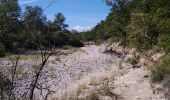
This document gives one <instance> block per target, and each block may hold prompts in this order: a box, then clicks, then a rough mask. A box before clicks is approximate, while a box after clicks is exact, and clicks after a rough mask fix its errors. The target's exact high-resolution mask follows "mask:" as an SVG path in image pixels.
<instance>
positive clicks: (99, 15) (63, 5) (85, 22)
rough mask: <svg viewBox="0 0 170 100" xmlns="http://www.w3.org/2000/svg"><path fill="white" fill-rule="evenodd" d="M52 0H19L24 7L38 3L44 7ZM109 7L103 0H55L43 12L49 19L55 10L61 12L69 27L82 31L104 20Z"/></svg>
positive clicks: (51, 18)
mask: <svg viewBox="0 0 170 100" xmlns="http://www.w3.org/2000/svg"><path fill="white" fill-rule="evenodd" d="M52 1H54V0H19V3H20V5H21V6H22V8H24V7H25V6H26V5H32V6H35V5H38V6H41V7H42V8H46V7H47V6H48V5H49V4H50V3H51V2H52ZM109 10H110V8H109V7H108V6H106V5H105V4H104V2H103V0H56V2H55V3H53V4H52V5H51V6H50V7H49V8H48V9H47V10H46V11H45V12H44V13H45V15H46V16H47V18H48V19H49V20H53V19H54V15H55V14H56V13H57V12H62V13H63V14H64V16H65V17H66V23H67V24H68V25H69V28H70V29H76V30H78V31H83V30H87V29H90V28H91V27H93V26H95V25H96V24H97V23H99V22H100V21H101V20H104V19H105V18H106V16H107V15H108V13H109Z"/></svg>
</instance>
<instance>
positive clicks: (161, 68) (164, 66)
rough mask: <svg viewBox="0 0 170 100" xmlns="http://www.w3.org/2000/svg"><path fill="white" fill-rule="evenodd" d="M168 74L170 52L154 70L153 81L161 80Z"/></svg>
mask: <svg viewBox="0 0 170 100" xmlns="http://www.w3.org/2000/svg"><path fill="white" fill-rule="evenodd" d="M166 75H170V53H167V54H165V55H164V56H163V57H162V58H161V60H160V63H159V64H157V66H156V69H155V70H153V71H152V81H153V82H160V81H162V80H163V79H164V77H165V76H166Z"/></svg>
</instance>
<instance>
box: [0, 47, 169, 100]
mask: <svg viewBox="0 0 170 100" xmlns="http://www.w3.org/2000/svg"><path fill="white" fill-rule="evenodd" d="M114 48H118V47H116V46H115V47H114ZM105 49H106V45H100V46H96V45H88V46H85V47H82V48H80V49H77V50H74V52H70V51H69V50H64V51H62V54H61V55H60V56H59V55H54V56H52V57H50V59H49V61H48V63H47V65H46V68H45V69H44V71H43V74H42V76H41V78H40V81H39V84H42V85H43V86H44V87H48V88H49V89H50V90H52V91H55V92H54V93H53V94H51V95H50V96H49V98H48V99H49V100H60V99H61V97H63V95H64V96H66V93H68V94H70V95H73V94H72V93H74V91H75V90H76V93H78V95H77V96H78V97H77V98H79V97H80V98H83V97H86V99H81V100H93V99H89V97H88V98H87V95H90V94H92V93H91V92H88V90H89V91H92V90H94V89H93V88H95V89H96V88H97V91H100V90H102V89H101V88H100V86H101V85H100V84H99V83H102V84H103V83H104V84H105V82H106V81H108V82H107V85H104V87H106V86H107V87H109V94H112V95H113V94H115V95H116V96H114V97H113V96H112V95H107V94H108V93H103V92H102V93H101V92H97V93H98V94H99V100H168V99H166V98H165V93H166V92H165V90H164V89H163V88H162V86H161V85H155V84H151V82H150V71H149V70H147V69H146V66H143V65H142V66H140V67H139V68H133V66H132V65H131V64H129V63H128V62H127V61H126V60H127V58H128V57H130V56H131V55H130V54H129V55H127V56H126V59H124V60H123V61H122V59H121V58H120V56H119V55H117V54H115V53H103V51H105ZM65 52H70V53H65ZM0 63H1V65H7V63H8V61H5V60H1V62H0ZM38 63H39V61H38V59H35V60H32V59H27V60H22V61H21V62H20V67H21V68H22V70H24V71H25V72H26V73H27V75H25V74H24V76H23V75H22V76H20V77H21V81H19V83H18V84H21V85H20V88H19V89H20V92H21V93H22V91H21V90H22V89H23V90H24V89H26V88H29V87H28V86H29V84H30V82H31V79H32V77H31V76H32V73H33V72H34V70H35V68H31V66H33V65H35V64H38ZM101 79H104V80H101ZM105 79H106V80H105ZM82 84H84V85H85V87H86V89H84V90H86V91H84V92H82V90H81V91H78V92H77V88H78V87H79V86H80V85H81V86H82ZM108 84H109V85H108ZM84 85H83V86H84ZM102 86H103V85H102ZM22 87H24V88H22ZM82 88H83V87H82ZM98 89H99V90H98ZM107 91H108V90H107ZM17 92H19V91H17ZM36 92H37V95H38V94H40V91H38V90H36ZM86 92H88V93H89V94H88V93H86ZM45 93H46V91H45V90H44V93H42V94H45ZM81 93H83V95H82V94H81ZM70 95H69V96H70ZM67 97H68V95H67ZM117 97H118V98H117ZM116 98H117V99H116ZM39 99H42V97H41V98H40V96H39ZM61 100H72V99H69V97H68V98H65V99H61ZM73 100H74V99H73ZM76 100H77V99H76ZM78 100H79V99H78ZM94 100H95V99H94ZM97 100H98V99H97Z"/></svg>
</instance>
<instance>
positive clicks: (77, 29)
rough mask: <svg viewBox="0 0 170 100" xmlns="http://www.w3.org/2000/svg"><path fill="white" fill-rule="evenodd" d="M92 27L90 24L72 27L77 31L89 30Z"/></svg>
mask: <svg viewBox="0 0 170 100" xmlns="http://www.w3.org/2000/svg"><path fill="white" fill-rule="evenodd" d="M92 28H93V27H92V26H86V27H84V26H75V27H74V28H73V29H74V30H76V31H78V32H83V31H89V30H91V29H92Z"/></svg>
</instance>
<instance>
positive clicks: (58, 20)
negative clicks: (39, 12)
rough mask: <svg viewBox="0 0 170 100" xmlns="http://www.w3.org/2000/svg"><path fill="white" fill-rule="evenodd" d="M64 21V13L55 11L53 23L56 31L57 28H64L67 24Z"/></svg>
mask: <svg viewBox="0 0 170 100" xmlns="http://www.w3.org/2000/svg"><path fill="white" fill-rule="evenodd" d="M64 22H65V17H64V15H63V14H62V13H57V14H56V15H55V19H54V22H53V25H54V27H55V28H56V31H57V30H64V29H65V28H67V27H68V25H67V24H65V23H64Z"/></svg>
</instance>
